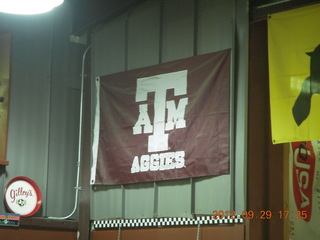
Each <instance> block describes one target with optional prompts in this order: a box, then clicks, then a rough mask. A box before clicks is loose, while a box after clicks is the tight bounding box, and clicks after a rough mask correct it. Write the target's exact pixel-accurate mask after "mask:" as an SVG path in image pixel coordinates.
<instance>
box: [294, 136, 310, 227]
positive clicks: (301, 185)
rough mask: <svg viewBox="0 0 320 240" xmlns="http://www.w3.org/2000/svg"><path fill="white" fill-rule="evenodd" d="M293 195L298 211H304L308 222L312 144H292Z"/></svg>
mask: <svg viewBox="0 0 320 240" xmlns="http://www.w3.org/2000/svg"><path fill="white" fill-rule="evenodd" d="M292 152H293V169H292V171H293V175H292V176H293V180H292V181H293V193H294V199H295V203H296V206H297V210H298V211H305V212H306V214H307V218H306V219H304V220H305V221H306V222H309V221H310V219H311V214H312V186H313V181H314V171H315V159H316V157H315V154H314V150H313V147H312V143H311V142H310V141H308V142H296V143H292Z"/></svg>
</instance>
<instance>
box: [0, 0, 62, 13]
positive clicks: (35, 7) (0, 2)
mask: <svg viewBox="0 0 320 240" xmlns="http://www.w3.org/2000/svg"><path fill="white" fill-rule="evenodd" d="M63 1H64V0H0V12H5V13H11V14H21V15H30V14H40V13H45V12H49V11H51V10H52V9H53V8H55V7H57V6H59V5H61V4H62V3H63Z"/></svg>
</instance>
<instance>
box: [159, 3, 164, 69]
mask: <svg viewBox="0 0 320 240" xmlns="http://www.w3.org/2000/svg"><path fill="white" fill-rule="evenodd" d="M159 15H160V24H159V64H160V63H162V51H163V21H164V20H163V19H164V17H163V15H164V0H160V14H159Z"/></svg>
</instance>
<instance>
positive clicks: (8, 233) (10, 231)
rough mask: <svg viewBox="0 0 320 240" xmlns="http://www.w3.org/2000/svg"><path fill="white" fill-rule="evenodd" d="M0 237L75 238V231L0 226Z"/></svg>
mask: <svg viewBox="0 0 320 240" xmlns="http://www.w3.org/2000/svg"><path fill="white" fill-rule="evenodd" d="M0 239H5V240H20V239H21V240H44V239H45V240H76V239H77V233H76V232H70V231H54V230H35V229H20V228H18V229H16V228H0Z"/></svg>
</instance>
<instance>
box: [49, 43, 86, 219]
mask: <svg viewBox="0 0 320 240" xmlns="http://www.w3.org/2000/svg"><path fill="white" fill-rule="evenodd" d="M90 48H91V46H89V47H87V49H86V50H85V51H84V53H83V56H82V70H81V94H80V121H79V145H78V162H77V182H76V187H75V190H76V195H75V200H74V208H73V210H72V212H71V213H70V214H69V215H67V216H65V217H49V218H51V219H67V218H69V217H71V216H72V215H73V214H74V213H75V211H76V210H77V207H78V198H79V191H80V190H81V187H80V169H81V145H82V118H83V89H84V78H85V74H84V65H85V60H86V55H87V53H88V51H89V50H90Z"/></svg>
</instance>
